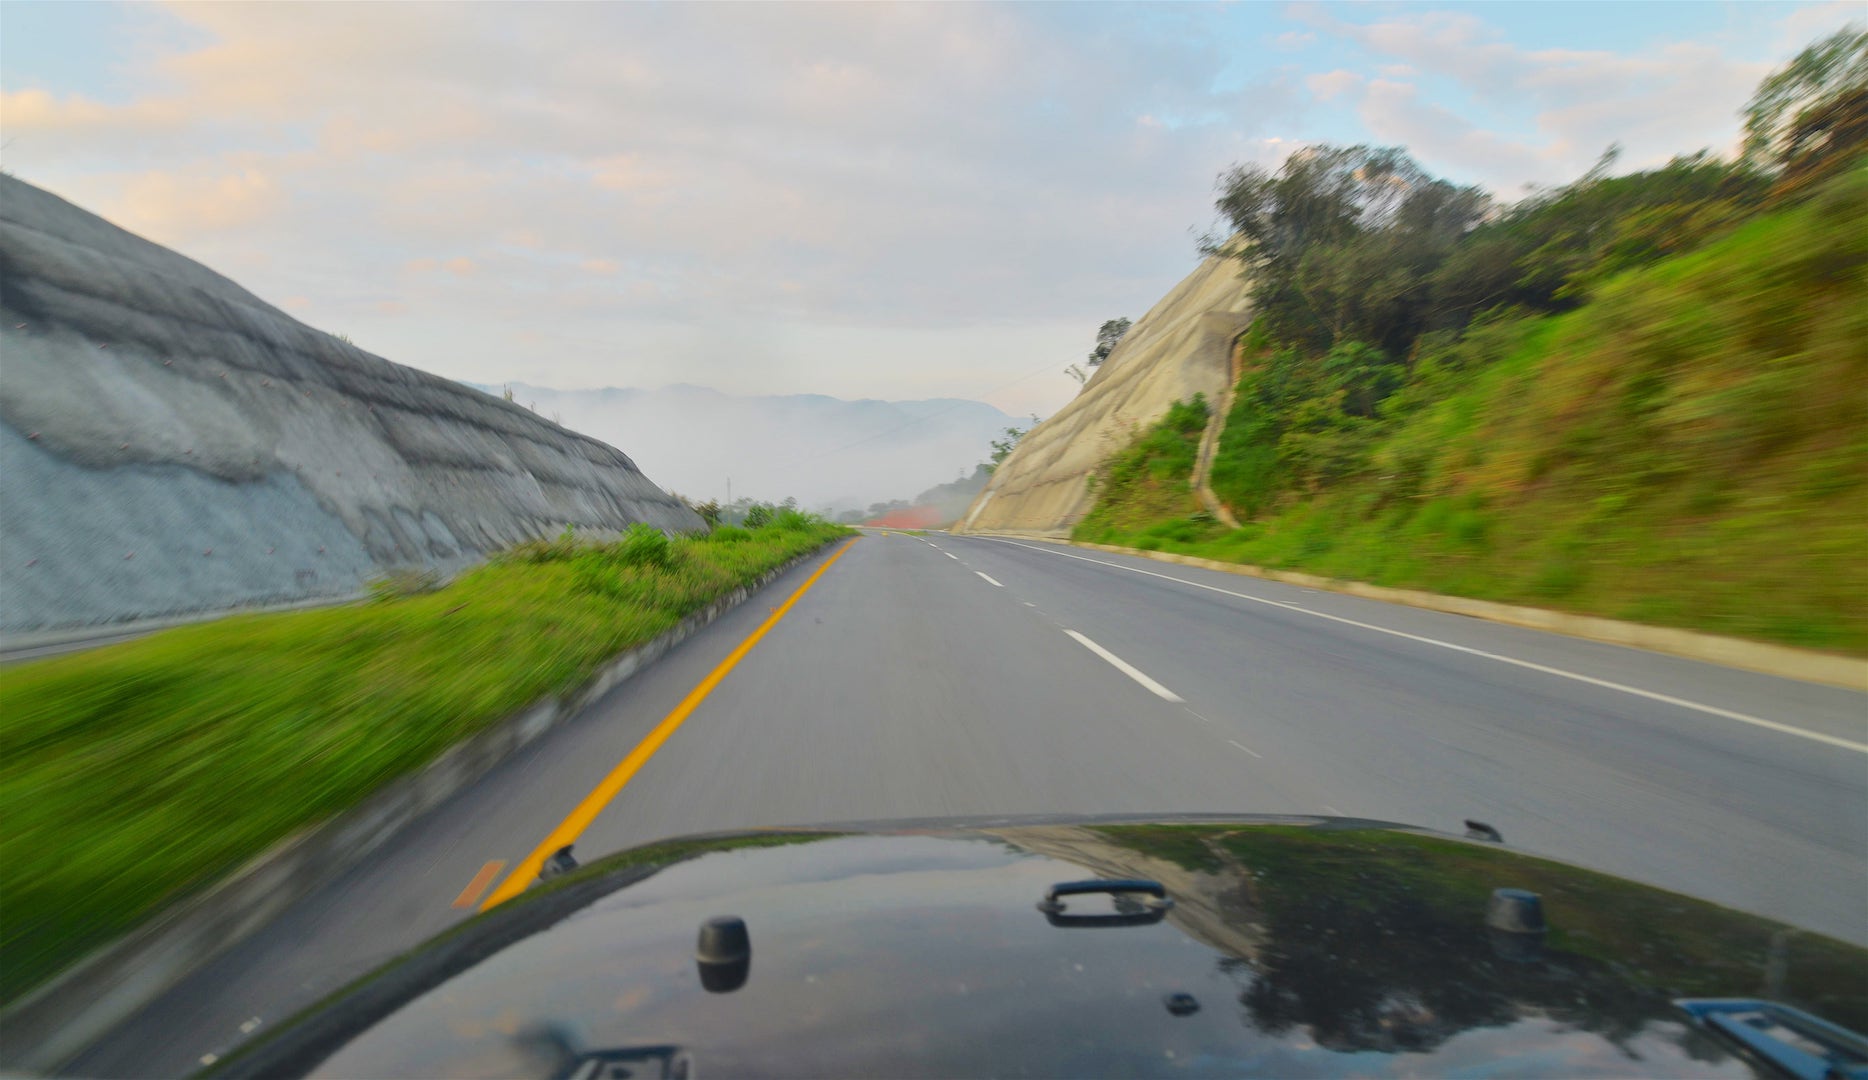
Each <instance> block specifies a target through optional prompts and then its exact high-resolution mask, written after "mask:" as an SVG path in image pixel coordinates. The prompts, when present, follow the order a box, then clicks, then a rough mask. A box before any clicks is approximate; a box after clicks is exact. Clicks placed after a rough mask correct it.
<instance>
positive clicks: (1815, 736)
mask: <svg viewBox="0 0 1868 1080" xmlns="http://www.w3.org/2000/svg"><path fill="white" fill-rule="evenodd" d="M980 539H981V540H992V541H993V542H994V543H999V544H1011V545H1012V546H1013V547H1021V548H1024V549H1026V550H1027V551H1038V552H1043V553H1044V554H1046V555H1058V556H1061V557H1063V558H1066V559H1076V560H1078V561H1080V562H1088V563H1095V564H1097V565H1098V566H1113V567H1115V568H1116V569H1117V570H1127V571H1129V572H1131V573H1135V574H1144V575H1146V576H1148V577H1156V578H1161V579H1162V580H1164V581H1173V582H1177V583H1179V584H1181V585H1191V586H1192V587H1194V588H1196V589H1205V590H1207V591H1208V592H1216V593H1224V594H1225V595H1227V596H1236V597H1238V598H1239V599H1241V600H1250V601H1252V602H1253V603H1257V604H1265V605H1268V606H1270V607H1277V608H1283V609H1284V610H1286V611H1294V612H1296V613H1298V614H1299V615H1309V616H1312V617H1314V618H1318V619H1328V620H1330V621H1331V622H1338V623H1342V624H1343V625H1345V626H1354V627H1358V628H1360V629H1363V630H1373V631H1375V632H1376V633H1378V634H1388V635H1391V636H1393V637H1398V638H1406V639H1407V640H1409V641H1418V642H1420V643H1421V644H1422V645H1432V646H1435V647H1436V648H1441V649H1451V650H1453V651H1454V652H1459V653H1465V654H1466V655H1468V656H1476V657H1479V658H1480V659H1482V660H1495V661H1497V662H1498V663H1501V664H1510V665H1512V666H1513V667H1521V668H1525V669H1527V670H1530V671H1538V672H1542V673H1543V674H1545V675H1555V676H1557V677H1558V678H1560V679H1572V680H1574V681H1576V682H1580V683H1588V684H1589V685H1590V686H1600V687H1602V688H1603V689H1605V690H1618V691H1620V692H1621V693H1624V694H1632V695H1634V696H1635V697H1640V698H1647V699H1648V700H1649V701H1658V702H1662V703H1663V704H1667V705H1675V706H1678V707H1680V708H1682V709H1691V710H1693V711H1695V712H1702V713H1705V714H1706V715H1708V716H1717V717H1721V718H1723V719H1726V720H1736V721H1738V722H1739V723H1741V724H1751V725H1753V726H1754V727H1761V728H1764V729H1766V730H1768V731H1778V732H1782V733H1784V734H1785V735H1797V736H1801V737H1802V738H1805V739H1811V740H1814V741H1815V742H1819V743H1827V744H1829V745H1830V746H1839V747H1841V748H1842V749H1844V750H1853V751H1855V752H1856V753H1859V754H1868V743H1858V742H1853V741H1851V740H1848V739H1844V738H1840V737H1838V736H1835V735H1825V734H1823V733H1822V732H1820V731H1810V730H1809V729H1807V728H1800V727H1793V726H1791V725H1789V724H1780V723H1778V722H1777V721H1775V720H1766V719H1764V718H1762V717H1758V716H1747V715H1746V714H1744V713H1739V712H1733V711H1731V710H1730V709H1721V708H1718V707H1716V706H1713V705H1702V704H1700V703H1699V702H1697V701H1688V700H1686V699H1685V698H1677V697H1674V696H1672V695H1671V694H1660V693H1656V692H1654V691H1652V690H1643V689H1641V688H1640V687H1638V686H1628V685H1626V684H1624V683H1618V682H1610V681H1609V680H1607V679H1598V678H1596V677H1595V676H1593V675H1583V674H1580V673H1578V672H1574V671H1565V670H1563V669H1562V668H1553V667H1550V666H1548V665H1546V664H1536V663H1532V662H1531V661H1529V660H1519V659H1517V658H1515V657H1510V656H1500V655H1499V654H1497V653H1489V652H1486V651H1484V650H1483V649H1475V648H1472V647H1471V646H1468V645H1455V644H1453V643H1452V642H1450V641H1440V640H1439V639H1437V638H1430V637H1422V636H1420V635H1419V634H1410V633H1407V632H1406V631H1403V630H1390V629H1389V628H1387V627H1386V626H1376V625H1374V624H1373V623H1365V622H1358V621H1357V620H1355V619H1345V618H1343V617H1342V616H1341V615H1328V614H1325V613H1324V612H1321V611H1311V610H1309V609H1308V608H1300V607H1297V606H1295V605H1292V604H1287V603H1283V602H1281V601H1278V600H1267V599H1265V598H1264V597H1262V596H1251V595H1248V594H1246V593H1242V592H1233V591H1232V590H1231V589H1222V588H1220V587H1219V586H1217V585H1207V584H1204V583H1202V582H1198V581H1188V580H1187V579H1186V578H1177V577H1174V576H1173V575H1172V574H1157V573H1155V572H1154V571H1153V570H1143V569H1142V568H1141V567H1139V566H1124V565H1122V564H1121V563H1113V562H1108V561H1106V560H1103V559H1091V558H1087V557H1085V556H1082V555H1072V554H1070V553H1069V552H1067V551H1052V550H1050V549H1048V548H1041V547H1033V546H1032V545H1030V544H1021V543H1018V542H1017V541H1015V540H1000V539H998V538H996V537H991V536H982V537H980Z"/></svg>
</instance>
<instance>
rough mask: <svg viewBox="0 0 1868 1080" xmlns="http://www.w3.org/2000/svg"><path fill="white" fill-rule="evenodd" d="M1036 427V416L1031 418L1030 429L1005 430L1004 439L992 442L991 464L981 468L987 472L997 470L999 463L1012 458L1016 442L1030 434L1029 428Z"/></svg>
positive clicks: (1016, 445) (1010, 428)
mask: <svg viewBox="0 0 1868 1080" xmlns="http://www.w3.org/2000/svg"><path fill="white" fill-rule="evenodd" d="M1037 426H1038V418H1037V417H1036V416H1033V417H1032V418H1031V427H1028V428H1015V427H1009V428H1006V429H1005V438H1003V439H994V440H992V464H991V465H984V466H981V467H982V468H984V469H986V470H987V471H989V472H990V471H991V470H993V469H997V468H998V467H999V463H1000V462H1002V461H1004V460H1005V459H1006V458H1009V457H1011V456H1012V451H1013V450H1015V449H1017V447H1018V441H1019V440H1020V439H1023V438H1024V437H1025V436H1027V435H1029V434H1031V428H1035V427H1037Z"/></svg>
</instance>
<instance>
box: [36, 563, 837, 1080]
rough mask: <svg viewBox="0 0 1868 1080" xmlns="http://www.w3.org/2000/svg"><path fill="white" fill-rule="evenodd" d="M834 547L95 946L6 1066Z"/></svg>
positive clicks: (139, 1001)
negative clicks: (773, 582)
mask: <svg viewBox="0 0 1868 1080" xmlns="http://www.w3.org/2000/svg"><path fill="white" fill-rule="evenodd" d="M828 546H829V543H826V544H824V545H821V546H819V547H817V548H813V549H812V550H811V551H808V552H806V553H804V554H802V555H799V556H798V557H797V558H795V559H792V560H790V561H788V562H786V563H785V564H784V565H782V566H779V567H778V568H776V569H774V570H771V571H768V572H767V573H765V574H762V575H761V576H760V577H759V578H758V579H757V580H756V581H754V582H753V583H752V584H750V585H746V586H743V587H741V588H739V589H736V590H734V591H733V592H731V593H728V594H727V595H725V596H723V597H721V598H719V599H718V600H715V601H714V602H713V603H712V604H709V605H708V606H707V607H706V608H705V609H703V610H701V611H699V612H696V613H695V614H693V615H690V616H688V617H687V618H685V619H683V620H681V622H680V623H679V624H677V625H676V626H675V627H674V628H673V629H670V630H668V631H666V632H665V633H663V634H661V635H660V636H658V637H656V638H654V639H652V640H650V641H648V642H645V643H643V644H641V645H638V646H636V647H635V648H633V649H629V650H628V651H626V652H623V653H622V654H620V655H618V656H617V657H616V658H615V659H613V660H611V661H610V662H609V663H608V664H606V665H605V666H604V667H603V669H602V670H601V671H599V672H598V673H597V674H596V675H595V676H593V677H592V678H591V679H590V680H589V681H588V682H586V683H584V684H583V685H582V686H580V687H578V688H577V689H576V690H573V691H571V692H570V693H568V694H566V695H564V696H562V697H546V698H543V699H540V700H539V701H536V702H534V703H533V704H532V705H530V706H528V707H527V708H524V709H521V710H520V711H519V712H517V713H514V714H513V715H511V716H509V717H507V718H506V719H504V720H501V721H498V722H497V723H495V724H494V725H493V726H491V727H489V728H487V729H486V730H484V731H482V732H480V733H479V734H477V735H473V736H470V737H469V738H467V739H465V740H463V741H462V742H460V743H457V744H455V745H454V746H453V747H451V748H449V749H448V750H446V751H444V752H443V753H442V754H441V756H440V757H438V758H436V759H435V760H434V761H432V762H430V763H429V764H428V765H427V766H425V767H423V768H422V769H421V770H420V771H418V772H415V773H411V774H410V775H408V776H405V777H402V778H400V779H398V780H393V781H391V782H390V783H389V784H388V785H387V786H385V787H384V788H383V789H382V790H380V791H378V792H376V794H374V795H372V796H370V797H369V798H368V799H366V800H364V802H363V803H361V804H360V805H358V806H356V807H355V808H353V809H351V810H348V811H346V812H344V813H342V814H339V815H338V816H337V817H335V818H332V819H331V820H329V821H326V822H324V823H323V824H320V825H314V826H312V827H310V828H308V829H306V830H304V831H303V832H301V833H299V834H298V835H296V836H293V837H290V838H288V839H286V840H284V841H282V842H281V843H279V844H278V845H277V846H275V847H274V848H273V849H272V850H270V851H268V852H266V853H265V854H262V855H260V856H258V857H257V858H255V859H253V860H252V861H251V862H249V863H247V864H246V865H245V866H243V867H241V868H240V869H239V870H237V871H235V872H234V873H233V874H232V875H231V876H229V877H228V878H226V879H225V880H223V881H221V882H219V883H218V884H215V885H213V886H211V887H210V888H208V890H207V891H206V892H203V893H200V894H198V895H196V896H194V897H191V898H189V899H187V900H184V901H182V902H181V903H179V904H176V905H175V906H173V907H171V908H169V909H168V910H166V911H163V912H161V913H160V914H158V915H156V916H155V917H154V918H152V919H150V920H149V921H148V922H146V923H144V924H143V925H142V926H141V927H139V928H137V929H135V930H132V931H131V932H130V933H128V934H126V935H125V936H124V937H122V938H120V939H118V940H117V941H115V942H112V943H111V944H109V945H106V946H104V947H102V948H100V949H98V950H97V951H95V952H93V953H91V954H90V955H89V956H87V957H85V958H84V959H83V960H80V961H79V962H78V963H76V964H75V965H73V966H72V967H70V968H68V969H67V970H66V971H65V972H64V973H63V974H61V975H59V976H58V977H57V978H55V979H54V980H53V981H51V982H50V983H47V984H46V985H44V986H41V987H40V988H39V989H37V990H35V991H34V992H32V993H31V994H29V995H27V996H26V997H24V998H22V999H20V1000H19V1001H18V1002H15V1003H14V1004H13V1005H11V1006H9V1007H8V1008H7V1009H6V1010H4V1011H0V1032H3V1033H4V1034H3V1035H0V1065H3V1066H4V1067H5V1068H7V1069H19V1070H23V1071H25V1072H27V1073H32V1074H39V1073H50V1072H52V1071H53V1070H55V1069H56V1068H57V1067H58V1066H59V1065H60V1064H61V1063H63V1062H65V1061H68V1060H70V1059H71V1058H72V1057H74V1056H75V1055H77V1054H78V1053H80V1052H82V1051H83V1050H84V1049H85V1047H87V1046H89V1045H90V1044H91V1043H92V1042H94V1041H95V1040H96V1039H97V1038H98V1037H100V1036H102V1035H103V1034H104V1033H105V1032H107V1031H109V1030H110V1029H111V1028H112V1027H114V1026H115V1025H116V1024H118V1023H120V1022H121V1021H123V1020H124V1019H126V1018H128V1017H129V1016H130V1015H131V1014H132V1013H134V1012H135V1011H136V1010H137V1009H140V1008H142V1007H143V1006H144V1005H146V1004H148V1003H149V1002H150V1001H152V1000H154V999H155V998H156V997H158V996H159V995H161V994H162V992H163V991H165V990H167V989H168V988H169V987H171V986H174V985H175V984H176V983H177V982H180V981H181V980H182V979H183V978H185V977H186V976H187V975H189V974H190V973H191V972H193V971H194V970H196V969H197V968H199V967H200V966H201V965H202V964H205V963H207V962H208V961H209V960H211V959H213V958H214V957H215V956H216V955H218V954H219V953H220V952H222V951H223V950H225V949H227V948H229V947H231V946H232V945H234V944H236V943H238V942H239V941H241V940H242V939H244V938H246V937H247V936H248V935H250V934H252V933H253V932H254V931H256V930H258V929H260V928H261V927H262V926H264V925H265V924H266V923H267V922H269V921H271V920H272V919H273V918H275V917H277V916H278V915H279V914H280V913H281V912H283V911H284V910H285V909H286V908H287V907H289V906H290V905H292V904H293V903H295V902H297V901H298V900H300V899H302V898H303V897H305V896H307V895H309V894H310V893H311V892H312V891H313V890H314V889H317V888H319V887H320V886H322V885H325V884H327V883H328V882H330V881H332V880H334V879H336V878H337V877H338V875H340V874H342V873H344V872H345V871H347V870H350V869H351V868H353V867H355V866H357V865H359V864H361V863H362V862H364V861H365V859H366V858H367V857H368V856H369V855H370V853H371V852H373V851H375V850H376V849H377V848H378V847H380V846H382V845H383V844H384V843H385V842H386V841H388V840H389V839H390V838H392V837H394V836H395V835H396V834H397V833H398V832H400V831H401V830H402V829H403V828H404V827H406V826H408V825H409V824H410V823H412V822H413V821H414V820H415V819H416V818H418V817H420V816H421V815H422V814H423V813H425V812H427V811H428V810H430V809H432V808H434V807H435V806H437V805H439V804H440V803H441V802H442V801H443V800H445V799H447V798H448V797H449V796H451V795H453V794H454V793H455V792H457V791H460V790H461V789H462V788H464V787H466V786H467V785H468V784H471V783H472V782H473V781H475V780H477V779H479V778H480V777H481V776H483V775H485V774H486V773H487V772H489V771H490V770H491V769H492V768H493V767H494V766H495V765H498V764H499V763H500V762H502V761H504V760H505V759H506V758H508V757H510V756H511V755H512V754H513V753H515V752H517V751H518V750H519V749H521V748H522V747H524V746H525V745H527V744H528V743H530V742H532V741H533V740H535V739H537V738H538V737H539V736H541V735H543V734H545V733H546V732H547V731H550V730H551V729H552V728H554V727H557V726H558V725H559V724H562V723H564V722H565V721H567V720H569V719H571V718H572V717H575V716H576V715H577V714H578V713H580V712H582V711H583V710H584V709H585V708H586V707H588V706H589V705H590V704H591V703H592V702H594V701H596V700H597V699H598V698H600V697H602V696H603V695H604V694H606V693H608V692H609V691H610V690H611V689H612V688H614V687H615V686H617V685H618V684H620V683H622V682H624V681H625V680H627V679H629V678H630V677H631V676H633V675H635V674H636V673H637V672H639V671H641V670H642V669H644V668H646V667H648V666H649V665H650V664H652V663H654V662H655V661H656V660H657V659H660V658H661V656H662V655H663V654H664V653H666V652H667V651H668V650H669V649H671V648H673V647H674V646H675V645H677V644H679V643H680V642H682V641H684V640H686V639H687V638H689V637H691V636H693V635H694V633H695V632H696V631H698V630H700V629H701V628H702V627H704V626H706V625H708V624H709V623H711V622H713V621H714V620H715V619H717V618H719V617H720V616H721V615H723V614H725V613H726V612H727V611H729V610H731V609H733V608H735V607H737V606H739V605H740V604H741V603H744V602H745V601H746V600H747V599H748V598H749V597H751V596H752V595H753V594H754V593H756V592H758V591H759V590H760V589H763V588H764V587H765V586H766V585H768V584H770V583H771V582H772V581H774V580H775V579H777V578H778V577H779V575H781V574H783V573H785V572H786V571H788V570H790V569H792V568H793V567H795V566H797V565H798V564H799V563H802V562H804V561H806V560H807V559H811V558H813V557H815V556H817V555H818V554H820V553H821V552H822V551H823V550H824V548H825V547H828Z"/></svg>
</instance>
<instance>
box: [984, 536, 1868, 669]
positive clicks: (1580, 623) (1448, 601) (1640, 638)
mask: <svg viewBox="0 0 1868 1080" xmlns="http://www.w3.org/2000/svg"><path fill="white" fill-rule="evenodd" d="M975 535H986V534H975ZM1019 539H1026V540H1037V539H1045V538H1044V537H1040V536H1036V535H1024V536H1021V537H1019ZM1052 542H1054V543H1061V544H1065V545H1068V546H1070V547H1078V548H1089V549H1092V550H1095V551H1108V552H1114V553H1116V554H1119V555H1136V556H1140V557H1141V558H1144V559H1152V560H1154V561H1155V562H1165V563H1177V564H1179V565H1181V566H1196V567H1199V568H1200V569H1203V570H1218V571H1220V572H1221V573H1226V574H1239V575H1242V576H1244V577H1255V578H1264V579H1265V580H1267V581H1280V582H1284V583H1286V584H1289V585H1301V586H1303V587H1304V588H1307V589H1322V590H1325V591H1328V592H1338V593H1346V594H1348V595H1350V596H1360V597H1363V598H1365V599H1369V600H1381V601H1384V602H1386V603H1390V604H1405V605H1406V606H1408V607H1416V608H1425V609H1427V610H1429V611H1444V612H1447V613H1448V614H1452V615H1467V616H1470V617H1472V618H1475V619H1484V620H1486V621H1488V622H1495V623H1505V624H1507V625H1510V626H1523V627H1527V628H1529V629H1532V630H1545V631H1549V632H1550V633H1553V634H1564V635H1567V636H1569V637H1574V638H1583V639H1585V640H1588V641H1600V642H1603V643H1605V644H1609V645H1624V646H1628V647H1630V648H1636V649H1647V650H1649V651H1651V652H1659V653H1667V654H1668V655H1671V656H1680V657H1685V658H1686V659H1688V660H1703V661H1705V662H1706V663H1710V664H1720V665H1723V666H1725V667H1733V668H1743V669H1744V670H1746V671H1756V672H1759V673H1761V674H1765V675H1776V676H1778V677H1780V678H1785V679H1797V680H1799V681H1802V682H1811V683H1822V684H1824V685H1827V686H1840V687H1842V688H1844V689H1847V690H1860V691H1868V660H1863V659H1858V658H1856V657H1852V656H1838V655H1836V654H1834V653H1822V652H1812V651H1810V650H1808V649H1793V648H1791V647H1790V646H1788V645H1770V644H1766V643H1764V642H1760V641H1746V640H1743V639H1741V638H1729V637H1720V636H1718V635H1716V634H1703V633H1700V632H1698V631H1695V630H1679V629H1675V628H1673V627H1669V626H1649V625H1647V624H1646V623H1631V622H1622V621H1620V620H1617V619H1605V618H1602V617H1600V616H1597V615H1578V614H1575V613H1573V612H1568V611H1551V610H1549V609H1548V608H1533V607H1518V606H1516V605H1512V604H1500V603H1496V602H1494V601H1491V600H1473V599H1469V598H1467V597H1463V596H1443V595H1441V594H1439V593H1430V592H1421V591H1419V590H1416V589H1391V588H1387V587H1385V586H1382V585H1369V584H1366V583H1364V582H1360V581H1341V580H1338V579H1336V578H1327V577H1319V576H1318V575H1316V574H1304V573H1298V572H1296V571H1291V570H1268V569H1266V568H1264V567H1262V566H1250V565H1247V564H1244V563H1229V562H1221V561H1219V560H1218V559H1203V558H1199V557H1197V556H1193V555H1176V554H1172V553H1170V552H1164V551H1141V550H1138V549H1136V548H1125V547H1116V546H1114V545H1112V544H1089V543H1084V542H1082V541H1078V540H1061V541H1052Z"/></svg>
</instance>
